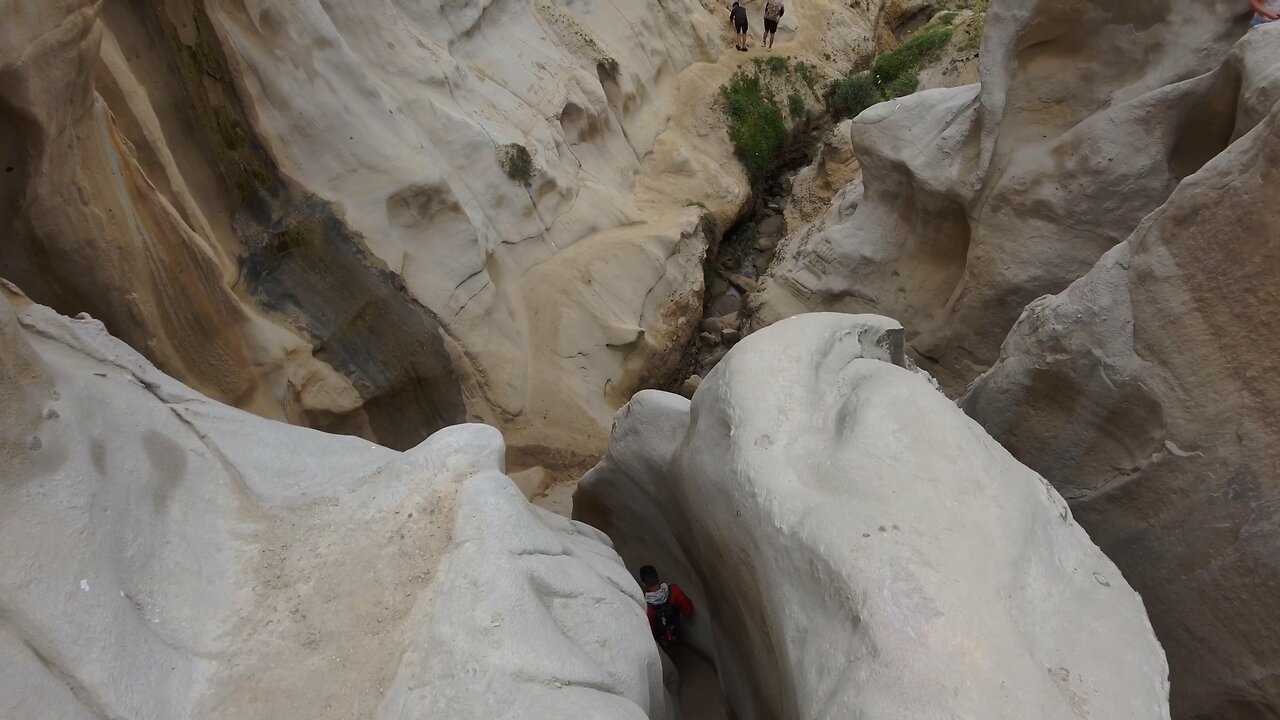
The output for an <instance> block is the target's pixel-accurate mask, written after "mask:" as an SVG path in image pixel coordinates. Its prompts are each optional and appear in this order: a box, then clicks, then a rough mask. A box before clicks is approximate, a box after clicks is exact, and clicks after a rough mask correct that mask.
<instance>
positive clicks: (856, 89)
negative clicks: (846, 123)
mask: <svg viewBox="0 0 1280 720" xmlns="http://www.w3.org/2000/svg"><path fill="white" fill-rule="evenodd" d="M884 99H885V98H884V95H883V94H882V93H881V92H880V87H879V86H878V85H876V81H875V78H873V77H871V73H867V72H860V73H855V74H853V75H850V76H848V77H845V78H841V79H839V80H837V81H835V82H834V83H832V84H831V87H830V88H829V89H828V90H827V112H829V113H831V116H832V117H833V118H835V119H836V120H843V119H845V118H851V117H856V116H857V115H858V113H860V112H862V111H863V110H866V109H867V108H869V107H871V106H872V105H875V104H876V103H878V102H884Z"/></svg>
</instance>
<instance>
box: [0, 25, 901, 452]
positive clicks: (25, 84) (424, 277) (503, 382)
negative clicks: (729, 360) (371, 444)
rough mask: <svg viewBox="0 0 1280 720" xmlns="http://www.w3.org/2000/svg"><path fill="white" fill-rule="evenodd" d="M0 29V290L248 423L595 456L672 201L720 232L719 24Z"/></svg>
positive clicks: (670, 276) (733, 187)
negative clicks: (510, 168) (446, 438)
mask: <svg viewBox="0 0 1280 720" xmlns="http://www.w3.org/2000/svg"><path fill="white" fill-rule="evenodd" d="M758 4H759V3H758V2H753V3H751V8H752V12H753V13H758V12H759V8H758V7H757V5H758ZM794 5H795V6H794V7H792V9H791V12H789V13H788V16H787V22H785V23H784V24H783V28H782V31H781V33H780V36H779V45H778V47H777V52H779V53H780V54H781V53H784V52H785V53H788V54H792V55H795V56H796V57H805V58H807V59H808V60H810V61H817V62H821V63H824V64H829V65H830V66H831V67H840V68H844V67H847V66H848V65H850V64H852V62H853V60H854V59H855V58H857V57H860V56H865V55H866V54H867V53H869V52H871V51H872V49H873V48H874V46H875V42H874V37H875V34H876V21H875V20H873V19H872V18H873V16H877V17H878V7H879V5H880V3H876V4H874V5H875V6H874V7H870V8H865V9H864V8H861V7H859V8H857V9H853V8H850V7H849V6H848V4H847V3H843V2H837V1H836V0H811V1H808V2H804V3H795V4H794ZM0 13H3V15H0V26H2V27H0V130H3V132H0V138H2V139H0V171H2V172H0V207H2V208H3V210H4V211H3V214H0V217H3V218H4V220H3V226H0V233H3V234H4V235H3V236H4V238H5V240H4V243H5V252H4V253H0V276H3V277H7V278H8V279H10V280H11V281H13V282H15V283H16V284H18V285H19V286H20V287H22V288H24V290H25V291H26V292H28V293H30V294H31V295H32V296H33V297H35V298H36V299H37V300H40V301H42V302H46V303H48V304H50V305H52V306H54V307H56V308H58V309H59V310H61V311H64V312H67V313H69V314H75V313H78V312H80V311H89V312H91V313H92V314H93V315H94V316H95V317H99V318H101V319H102V320H103V321H104V322H105V323H106V324H107V326H108V327H109V328H110V329H111V330H112V331H113V332H114V333H116V334H117V335H118V336H120V337H122V338H124V339H125V340H126V341H128V342H129V343H130V344H131V345H132V346H134V347H135V348H138V349H139V350H141V351H143V352H144V353H146V355H147V356H148V357H149V358H151V359H152V360H154V361H155V362H156V363H157V364H158V365H159V366H160V367H162V368H163V369H165V370H166V371H167V372H169V373H171V374H173V375H174V376H177V377H180V378H182V379H184V380H186V381H188V382H190V383H191V385H193V386H194V387H197V388H199V389H200V390H201V391H203V392H206V393H208V394H210V395H211V396H213V397H215V398H218V399H220V400H223V401H226V402H228V403H232V404H235V405H237V406H240V407H243V408H246V409H249V410H252V411H254V412H256V413H259V414H262V415H265V416H268V417H273V418H278V419H285V420H288V421H290V422H294V423H298V424H306V425H311V426H316V427H320V428H324V429H328V430H335V431H341V432H347V433H355V434H360V435H363V436H366V437H373V438H377V439H378V440H379V441H380V442H383V443H386V444H388V445H391V446H395V447H398V448H407V447H410V446H412V445H414V444H416V443H417V442H418V441H419V440H421V439H422V438H423V437H425V435H427V434H429V433H430V432H431V431H432V430H434V429H437V428H439V427H442V426H444V425H447V424H449V423H452V422H458V421H461V420H464V419H473V418H474V419H485V420H488V421H491V422H495V423H498V424H501V425H503V426H504V429H506V430H507V431H508V432H509V435H510V437H511V438H512V440H513V442H514V443H515V444H517V445H519V446H522V447H528V448H546V449H547V452H549V453H559V452H574V453H578V454H581V453H584V452H588V453H590V452H596V451H598V449H599V447H600V446H602V444H603V442H604V437H605V434H606V431H605V428H607V424H608V421H609V418H610V417H611V415H612V413H613V411H614V410H616V408H617V407H618V405H619V404H620V403H621V402H623V401H625V399H626V397H627V396H628V395H629V394H630V392H631V391H632V390H633V389H634V388H635V387H637V386H638V385H639V384H640V383H642V382H643V381H644V380H645V379H646V378H653V377H656V376H661V375H663V373H664V372H667V371H668V370H669V368H670V367H671V366H672V365H673V364H674V363H676V362H677V361H678V359H679V355H680V351H681V349H682V348H683V346H684V344H685V342H686V341H687V340H688V338H689V333H691V332H692V331H693V324H691V322H692V321H694V320H696V318H694V317H692V316H694V315H696V312H697V309H698V308H699V307H700V303H701V290H702V288H701V282H702V274H701V271H700V268H699V265H700V261H701V257H702V252H703V248H704V246H705V238H704V237H703V236H702V234H701V233H700V232H699V231H698V216H699V214H700V212H701V211H699V210H697V209H696V208H692V207H690V204H691V203H693V202H694V201H698V202H701V203H703V204H704V205H706V206H707V207H708V208H710V210H711V211H712V212H713V213H715V214H716V215H717V216H718V217H719V218H720V219H721V220H722V221H723V222H726V223H727V222H728V221H729V220H730V219H731V218H732V217H733V216H734V215H735V214H736V213H738V212H739V211H740V209H741V208H742V206H743V204H744V202H745V200H746V198H747V196H748V193H747V186H746V180H745V178H744V176H743V175H742V172H741V170H740V168H739V167H738V165H737V163H736V162H734V161H733V160H732V149H731V147H730V145H729V143H728V141H727V138H726V137H725V134H724V126H723V119H722V115H721V113H720V112H719V111H717V110H716V109H715V108H714V107H712V100H713V99H714V97H715V95H716V90H717V88H718V87H719V85H720V84H721V83H722V82H723V81H724V80H725V79H727V78H728V77H729V75H730V74H731V73H732V71H733V69H734V68H735V67H736V66H737V65H738V64H740V63H742V62H745V61H747V58H746V57H745V56H742V57H739V55H738V53H727V54H726V53H724V52H722V51H723V49H724V48H725V47H727V26H726V16H725V13H724V8H723V7H721V5H720V4H719V3H718V2H716V3H712V2H698V1H697V0H662V1H658V0H643V1H641V2H613V1H611V0H586V1H584V2H577V1H575V2H569V3H566V2H553V1H552V0H536V1H534V2H525V1H524V0H520V1H516V0H467V1H465V2H454V1H452V0H450V1H448V2H443V1H441V0H427V1H426V2H419V3H408V4H406V3H399V2H392V1H391V0H380V1H378V2H374V3H367V2H320V1H319V0H306V1H305V2H295V3H288V4H280V3H271V2H247V3H246V2H230V1H225V0H148V1H147V2H137V3H120V2H111V3H99V4H93V3H90V2H88V1H87V0H60V1H59V2H34V1H33V0H18V1H16V2H12V3H8V4H6V5H5V6H4V8H3V9H0ZM508 144H519V145H523V146H524V147H525V148H526V149H527V150H528V151H529V153H530V157H531V161H532V167H531V171H530V174H529V177H528V178H527V181H519V180H513V179H511V178H510V177H508V175H507V173H506V172H505V170H504V168H503V167H502V162H501V156H502V148H503V147H505V146H507V145H508ZM686 316H690V318H689V319H690V321H691V322H686V323H683V324H682V323H681V322H680V320H681V318H684V317H686Z"/></svg>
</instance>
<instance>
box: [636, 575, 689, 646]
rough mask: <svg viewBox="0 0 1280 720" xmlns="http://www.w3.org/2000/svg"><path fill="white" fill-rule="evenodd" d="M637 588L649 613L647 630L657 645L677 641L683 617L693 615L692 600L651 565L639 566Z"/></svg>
mask: <svg viewBox="0 0 1280 720" xmlns="http://www.w3.org/2000/svg"><path fill="white" fill-rule="evenodd" d="M640 587H642V588H644V601H645V605H646V608H645V609H646V611H647V612H648V615H649V629H650V630H652V631H653V639H654V640H656V641H658V645H660V646H662V647H664V648H667V647H671V646H672V645H674V644H675V643H676V642H677V641H678V640H680V632H681V625H682V623H683V618H687V617H693V602H692V601H691V600H689V596H688V595H685V594H684V591H683V590H681V589H680V586H679V585H676V584H675V583H664V582H662V581H661V580H660V579H659V578H658V570H657V568H655V567H654V566H652V565H645V566H644V567H642V568H640Z"/></svg>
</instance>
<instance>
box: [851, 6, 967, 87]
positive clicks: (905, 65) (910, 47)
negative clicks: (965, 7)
mask: <svg viewBox="0 0 1280 720" xmlns="http://www.w3.org/2000/svg"><path fill="white" fill-rule="evenodd" d="M954 33H955V28H953V27H951V26H950V25H948V24H946V23H933V24H930V25H927V26H925V27H924V28H922V29H921V30H920V32H918V33H916V34H915V35H912V36H911V37H909V38H907V40H906V42H904V43H902V44H901V45H899V46H898V47H897V49H896V50H891V51H889V52H887V53H884V54H883V55H880V56H879V57H877V58H876V61H875V63H873V64H872V65H871V75H872V76H873V77H874V78H875V79H876V84H877V85H879V86H880V88H881V89H882V90H883V91H884V93H885V99H892V98H895V97H901V96H903V95H909V94H911V93H913V92H915V90H916V86H917V85H919V76H920V70H921V69H922V68H923V67H924V66H925V65H928V64H929V63H931V62H933V61H934V60H937V59H938V58H939V57H941V56H942V51H943V50H944V49H946V47H947V43H949V42H951V36H952V35H953V34H954Z"/></svg>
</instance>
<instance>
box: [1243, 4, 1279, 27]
mask: <svg viewBox="0 0 1280 720" xmlns="http://www.w3.org/2000/svg"><path fill="white" fill-rule="evenodd" d="M1249 7H1251V8H1253V18H1251V19H1250V20H1249V27H1251V28H1254V27H1258V26H1259V25H1265V24H1266V23H1269V22H1275V21H1276V20H1280V0H1249Z"/></svg>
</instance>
